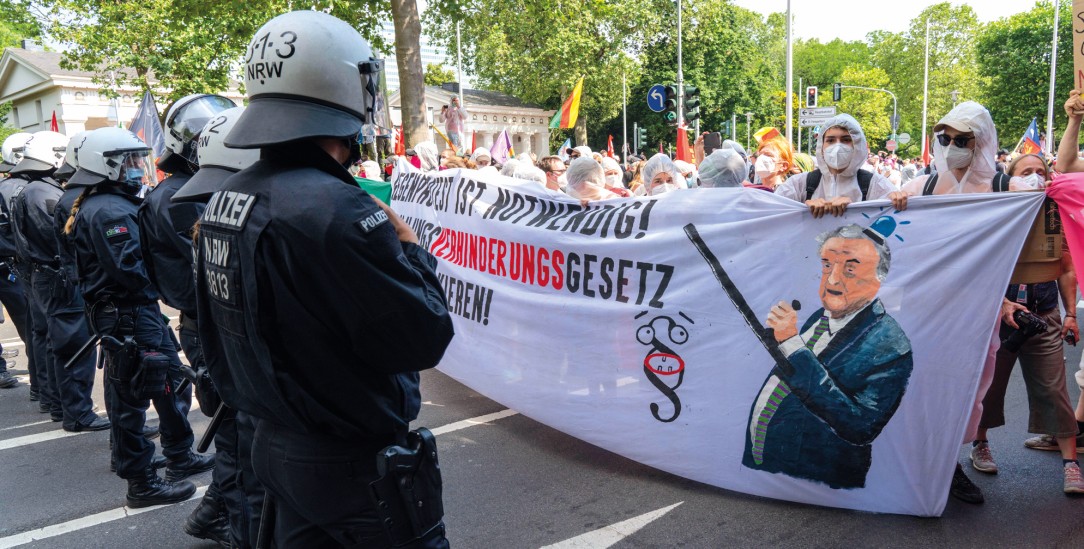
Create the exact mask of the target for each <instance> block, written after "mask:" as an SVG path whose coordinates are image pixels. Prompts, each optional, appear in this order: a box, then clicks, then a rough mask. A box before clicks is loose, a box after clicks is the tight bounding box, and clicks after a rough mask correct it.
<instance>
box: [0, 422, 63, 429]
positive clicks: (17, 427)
mask: <svg viewBox="0 0 1084 549" xmlns="http://www.w3.org/2000/svg"><path fill="white" fill-rule="evenodd" d="M52 422H53V420H51V419H46V420H44V421H35V422H34V423H24V424H22V425H16V426H14V427H4V428H3V429H0V431H10V430H12V429H22V428H23V427H33V426H35V425H41V424H43V423H52Z"/></svg>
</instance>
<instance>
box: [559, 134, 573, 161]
mask: <svg viewBox="0 0 1084 549" xmlns="http://www.w3.org/2000/svg"><path fill="white" fill-rule="evenodd" d="M571 148H572V138H571V137H570V138H568V139H565V142H564V143H561V148H560V149H557V158H560V159H561V162H568V149H571Z"/></svg>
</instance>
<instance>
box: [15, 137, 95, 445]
mask: <svg viewBox="0 0 1084 549" xmlns="http://www.w3.org/2000/svg"><path fill="white" fill-rule="evenodd" d="M67 145H68V138H67V137H65V136H64V135H62V134H60V133H57V132H52V131H40V132H35V133H33V134H32V135H31V137H30V139H29V140H28V141H27V142H26V145H25V146H24V148H23V158H22V159H21V160H20V161H19V163H18V164H17V165H16V166H15V167H14V168H12V170H11V173H12V175H17V176H21V177H24V178H25V179H26V180H27V185H26V186H25V187H24V188H23V189H21V190H19V191H17V192H16V193H15V194H14V195H13V196H12V199H11V202H10V203H9V204H8V211H9V213H10V215H11V228H12V233H13V235H14V240H15V258H16V265H19V267H18V270H19V271H20V272H21V273H22V274H24V275H25V276H26V279H27V281H28V282H29V285H28V288H27V290H28V292H29V293H28V297H29V300H28V303H29V305H30V341H29V342H28V343H27V344H28V346H30V347H32V348H33V349H34V352H33V355H32V357H33V359H34V361H35V363H36V368H35V370H36V371H37V376H36V377H37V382H38V391H39V394H40V398H41V402H40V403H39V408H40V410H41V412H42V413H49V414H50V416H51V417H52V419H53V421H64V420H65V417H64V416H65V414H64V406H63V403H62V397H61V394H60V392H61V391H60V379H59V378H58V377H57V376H56V360H55V356H54V355H53V352H52V349H51V348H50V342H49V322H48V321H49V314H48V312H47V304H46V300H47V299H48V295H49V294H50V293H51V292H52V289H53V288H52V284H53V281H54V280H55V274H56V256H55V254H51V253H49V251H48V250H46V249H45V244H44V243H43V242H42V241H41V240H42V238H41V236H42V235H41V234H40V233H39V232H38V231H36V230H34V228H35V227H37V226H38V225H40V223H34V222H33V221H32V220H30V219H28V217H29V215H30V214H29V212H28V209H27V207H26V196H25V195H26V194H27V193H30V194H31V195H32V201H33V202H34V203H35V209H36V210H37V211H36V212H35V214H38V215H39V217H48V213H45V212H51V211H52V207H53V206H54V205H55V204H56V196H55V195H59V194H60V187H59V184H58V183H57V182H56V181H55V180H54V179H52V175H53V172H55V171H56V169H57V168H58V167H59V166H60V163H61V161H63V159H64V152H65V150H66V148H67ZM51 224H52V220H50V226H51ZM46 234H50V235H51V232H50V233H46ZM92 374H93V372H92ZM87 396H88V398H87V402H88V403H89V391H88V392H87ZM77 404H78V403H77ZM76 407H77V408H81V406H76ZM90 409H91V406H89V405H88V406H87V407H86V410H85V411H86V412H90ZM72 412H75V413H77V414H79V415H78V416H75V417H69V418H68V423H69V424H72V423H74V422H75V421H76V419H82V416H83V412H84V410H81V409H73V410H72ZM90 415H93V413H92V412H91V413H90ZM87 421H88V422H90V421H91V420H90V419H89V418H87Z"/></svg>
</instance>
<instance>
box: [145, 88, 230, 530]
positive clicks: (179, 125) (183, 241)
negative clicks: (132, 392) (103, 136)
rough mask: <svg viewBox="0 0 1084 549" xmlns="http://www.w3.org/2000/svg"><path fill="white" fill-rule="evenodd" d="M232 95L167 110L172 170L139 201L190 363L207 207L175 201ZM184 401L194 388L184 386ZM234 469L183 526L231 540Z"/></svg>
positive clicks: (196, 362) (167, 158)
mask: <svg viewBox="0 0 1084 549" xmlns="http://www.w3.org/2000/svg"><path fill="white" fill-rule="evenodd" d="M234 106H235V105H234V103H233V101H230V100H229V99H226V98H225V97H222V96H219V95H208V94H195V95H189V96H186V97H183V98H181V99H179V100H177V101H176V102H174V103H173V105H171V106H170V108H169V109H168V110H167V111H166V117H165V120H164V128H163V129H164V133H165V144H166V151H165V153H164V154H163V155H162V157H161V158H160V159H159V160H158V169H159V170H162V171H163V172H166V173H169V174H171V175H170V176H169V177H167V178H166V179H165V180H163V181H162V182H160V183H159V184H158V185H156V186H155V187H154V189H152V190H151V191H150V192H148V193H147V195H146V197H145V198H144V200H143V204H142V205H141V206H140V207H139V237H140V247H141V248H142V250H143V258H144V260H145V261H146V266H147V275H148V276H149V277H150V280H151V282H152V283H153V284H154V287H155V289H157V290H158V293H159V294H160V295H161V296H162V301H164V302H165V303H166V304H167V305H169V306H170V307H173V308H175V309H178V310H179V311H180V312H181V318H180V336H181V337H180V343H181V348H182V349H184V354H185V357H186V358H188V362H189V364H191V366H192V368H193V369H194V370H195V371H197V372H199V371H203V370H205V367H204V364H203V351H202V349H201V348H200V345H199V334H198V332H197V328H196V326H197V321H196V290H195V282H194V279H193V277H192V226H193V225H194V224H195V223H196V220H197V219H199V215H200V214H201V213H202V212H203V205H202V204H200V203H192V202H181V203H176V204H175V203H173V202H171V198H173V195H174V193H176V192H177V190H178V189H180V188H181V187H182V186H183V185H184V184H185V183H186V182H188V181H189V179H190V178H191V177H192V174H194V173H195V172H196V170H198V169H199V166H198V164H197V157H196V148H197V139H198V138H199V136H200V130H202V129H203V126H204V125H205V124H206V123H207V121H208V120H210V119H212V118H215V117H216V116H217V114H218V113H220V112H222V111H224V110H226V109H229V108H232V107H234ZM186 392H187V394H186V395H184V397H185V399H186V402H187V401H190V399H191V396H190V395H191V390H190V389H186ZM213 406H214V405H213V403H211V402H205V401H204V399H201V400H200V409H201V410H202V411H203V412H204V413H205V414H207V415H211V414H213V413H214V412H215V409H214V407H213ZM215 449H216V454H217V456H216V462H221V461H227V462H229V461H230V460H229V459H228V458H227V457H225V455H224V454H223V452H222V448H221V447H220V446H218V445H216V446H215ZM231 472H232V471H229V470H227V471H226V472H224V473H220V472H218V471H216V472H215V473H214V474H213V476H212V479H213V480H212V482H211V484H210V486H208V488H207V493H206V494H205V495H204V497H203V500H202V501H201V502H200V504H199V505H197V506H196V509H195V510H194V511H193V512H192V514H191V515H190V516H189V517H188V520H187V521H186V523H185V531H186V532H187V533H188V534H190V535H192V536H195V537H198V538H201V539H209V540H212V541H216V542H218V543H220V544H222V545H226V546H228V545H229V543H230V540H229V518H228V516H227V514H226V508H225V505H224V504H223V502H222V493H221V478H222V477H228V476H230V473H231Z"/></svg>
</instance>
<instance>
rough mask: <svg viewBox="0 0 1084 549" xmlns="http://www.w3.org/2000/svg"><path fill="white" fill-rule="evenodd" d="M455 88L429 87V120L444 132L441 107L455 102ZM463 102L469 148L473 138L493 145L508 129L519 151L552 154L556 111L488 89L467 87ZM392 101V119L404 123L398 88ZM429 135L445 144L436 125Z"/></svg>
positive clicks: (426, 103) (482, 143)
mask: <svg viewBox="0 0 1084 549" xmlns="http://www.w3.org/2000/svg"><path fill="white" fill-rule="evenodd" d="M454 90H455V84H445V85H444V86H441V87H436V86H426V87H425V110H426V121H427V122H429V123H430V124H434V123H435V124H437V127H438V128H439V129H440V131H442V132H443V131H444V126H443V125H442V124H440V123H439V122H437V119H438V118H439V115H440V108H441V106H443V105H448V104H450V103H451V101H452V96H453V95H455V91H454ZM463 103H464V105H465V108H466V111H467V127H466V131H465V132H464V135H463V139H464V144H465V145H466V146H467V147H468V148H470V146H471V143H472V142H473V143H474V145H475V146H477V147H486V148H490V147H492V146H493V142H494V141H495V140H496V139H497V136H498V135H500V133H501V132H502V131H504V130H508V133H509V135H510V136H511V137H512V147H513V148H514V149H515V151H516V154H519V153H524V152H526V153H534V154H535V155H537V156H538V157H539V158H541V157H543V156H545V155H547V154H549V142H550V129H549V123H550V118H552V117H553V114H554V113H555V112H556V111H553V110H546V109H543V108H541V107H539V106H538V105H532V104H530V103H524V102H523V101H520V100H519V99H517V98H515V97H512V96H511V95H507V94H503V93H499V92H492V91H485V90H470V89H464V90H463ZM388 104H389V105H390V106H391V119H392V123H393V124H395V125H396V126H401V125H402V114H401V110H400V105H401V103H400V101H399V92H398V91H395V92H392V93H391V96H390V98H389V101H388ZM429 135H430V139H431V140H432V141H433V142H434V143H437V144H438V148H443V142H444V140H443V139H441V137H440V136H439V135H437V134H436V132H434V131H433V130H432V127H430V130H429Z"/></svg>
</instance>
